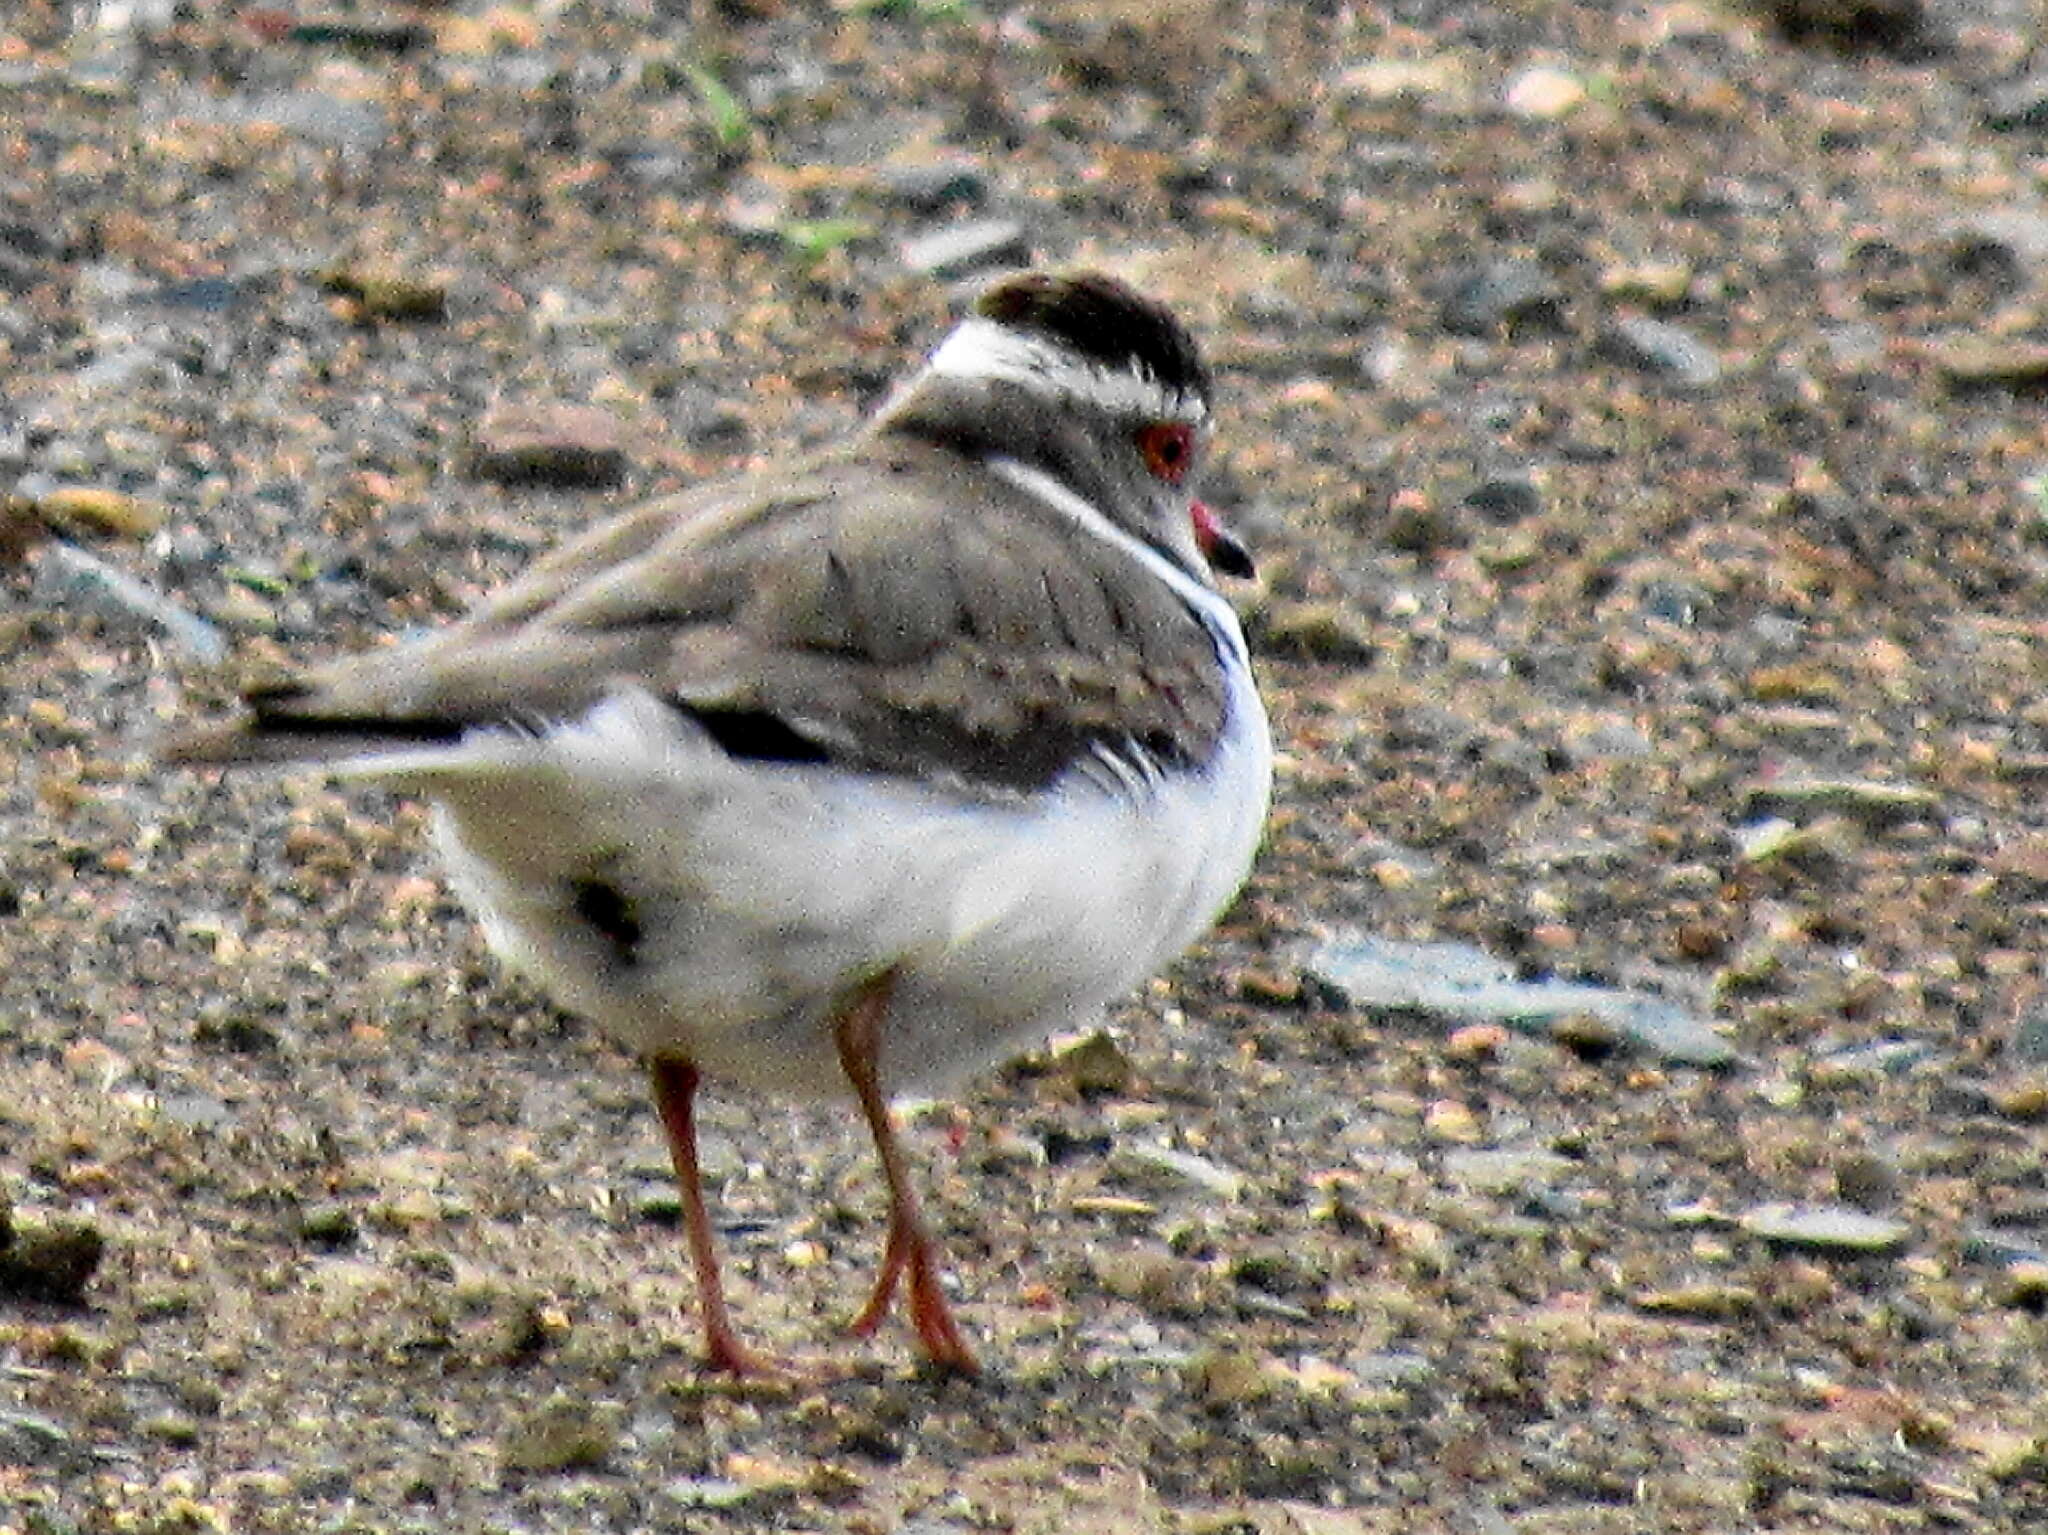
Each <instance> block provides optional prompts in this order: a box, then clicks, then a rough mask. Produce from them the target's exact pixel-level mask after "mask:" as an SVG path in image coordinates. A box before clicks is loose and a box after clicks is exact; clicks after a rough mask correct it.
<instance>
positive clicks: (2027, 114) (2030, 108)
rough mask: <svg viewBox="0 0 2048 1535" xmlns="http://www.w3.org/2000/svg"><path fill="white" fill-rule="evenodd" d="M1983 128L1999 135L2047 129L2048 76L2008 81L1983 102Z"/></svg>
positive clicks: (2037, 75) (2033, 76) (2039, 75)
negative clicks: (1991, 129) (2018, 130)
mask: <svg viewBox="0 0 2048 1535" xmlns="http://www.w3.org/2000/svg"><path fill="white" fill-rule="evenodd" d="M1984 125H1985V126H1986V127H1987V128H1996V129H1998V130H1999V131H2000V132H2006V133H2009V132H2012V131H2013V130H2015V129H2020V128H2048V74H2036V75H2028V76H2026V77H2025V78H2024V79H2020V80H2009V81H2007V82H2006V83H2005V84H2004V85H2001V86H1998V87H1997V88H1996V89H1994V90H1992V91H1991V92H1990V93H1989V95H1988V96H1987V97H1986V98H1985V101H1984Z"/></svg>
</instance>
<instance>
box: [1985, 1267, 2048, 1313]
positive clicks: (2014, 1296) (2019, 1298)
mask: <svg viewBox="0 0 2048 1535" xmlns="http://www.w3.org/2000/svg"><path fill="white" fill-rule="evenodd" d="M1994 1294H1995V1295H1996V1297H1997V1299H1998V1303H1999V1305H2001V1306H2009V1307H2011V1308H2013V1309H2014V1310H2016V1311H2031V1312H2033V1313H2034V1314H2035V1315H2037V1316H2038V1315H2040V1314H2041V1313H2042V1312H2044V1311H2048V1263H2015V1264H2014V1265H2013V1266H2012V1267H2011V1268H2009V1269H2007V1270H2006V1271H2005V1273H2004V1274H2002V1275H2001V1276H2000V1277H1999V1283H1998V1287H1997V1289H1996V1290H1995V1292H1994Z"/></svg>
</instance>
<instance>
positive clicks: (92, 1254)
mask: <svg viewBox="0 0 2048 1535" xmlns="http://www.w3.org/2000/svg"><path fill="white" fill-rule="evenodd" d="M106 1246H107V1244H106V1238H104V1237H102V1236H101V1235H100V1232H99V1228H98V1227H96V1226H92V1225H88V1224H87V1223H86V1222H84V1221H80V1220H67V1219H61V1218H59V1219H52V1220H48V1221H39V1222H33V1223H30V1222H17V1223H16V1224H15V1226H14V1239H13V1240H12V1241H11V1242H9V1243H8V1244H7V1246H6V1247H5V1248H0V1295H13V1296H17V1297H19V1298H21V1299H23V1300H42V1301H54V1302H56V1303H58V1304H59V1305H66V1306H69V1305H76V1304H77V1303H78V1302H79V1301H80V1300H82V1299H83V1298H84V1295H85V1287H86V1284H87V1283H88V1282H89V1281H90V1280H91V1279H92V1276H93V1273H94V1271H95V1270H96V1269H98V1268H99V1266H100V1258H101V1257H102V1256H103V1255H104V1254H105V1252H106Z"/></svg>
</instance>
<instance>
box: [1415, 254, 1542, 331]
mask: <svg viewBox="0 0 2048 1535" xmlns="http://www.w3.org/2000/svg"><path fill="white" fill-rule="evenodd" d="M1439 321H1440V323H1441V324H1442V325H1443V328H1444V329H1445V330H1447V331H1449V332H1450V333H1451V334H1452V335H1454V336H1494V335H1500V334H1503V333H1505V334H1507V335H1508V336H1510V337H1512V336H1515V335H1517V334H1519V333H1522V332H1527V331H1535V332H1541V333H1543V334H1546V335H1557V334H1560V333H1562V332H1563V331H1564V329H1565V324H1564V290H1563V289H1562V288H1560V287H1559V286H1558V284H1557V282H1556V280H1555V279H1554V278H1552V277H1551V275H1550V274H1549V273H1548V272H1546V271H1545V270H1544V269H1543V268H1542V267H1541V266H1539V265H1538V264H1537V263H1536V262H1534V261H1527V260H1518V259H1510V260H1501V261H1489V262H1486V263H1484V264H1482V265H1479V266H1475V267H1470V268H1467V269H1466V270H1465V271H1463V272H1462V273H1459V274H1457V275H1456V276H1454V277H1453V279H1452V281H1451V286H1450V291H1449V292H1448V293H1447V294H1446V295H1445V297H1444V300H1443V305H1442V308H1441V310H1440V311H1439Z"/></svg>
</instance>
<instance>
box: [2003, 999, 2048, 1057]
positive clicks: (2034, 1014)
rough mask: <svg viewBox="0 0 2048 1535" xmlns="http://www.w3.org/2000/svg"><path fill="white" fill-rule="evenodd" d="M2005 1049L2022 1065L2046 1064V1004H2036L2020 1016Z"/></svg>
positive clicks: (2047, 1009) (2047, 1035) (2047, 1046)
mask: <svg viewBox="0 0 2048 1535" xmlns="http://www.w3.org/2000/svg"><path fill="white" fill-rule="evenodd" d="M2006 1049H2007V1051H2008V1052H2009V1053H2010V1054H2011V1055H2012V1058H2013V1059H2014V1060H2015V1061H2018V1062H2019V1063H2020V1064H2022V1065H2026V1066H2039V1065H2044V1064H2048V1002H2036V1003H2035V1004H2034V1005H2033V1006H2032V1007H2029V1008H2028V1009H2027V1010H2026V1011H2025V1012H2024V1013H2022V1014H2021V1015H2020V1018H2019V1021H2018V1022H2017V1023H2015V1024H2014V1025H2013V1031H2012V1039H2011V1041H2010V1042H2009V1043H2008V1044H2007V1045H2006Z"/></svg>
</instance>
